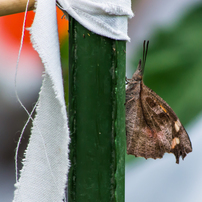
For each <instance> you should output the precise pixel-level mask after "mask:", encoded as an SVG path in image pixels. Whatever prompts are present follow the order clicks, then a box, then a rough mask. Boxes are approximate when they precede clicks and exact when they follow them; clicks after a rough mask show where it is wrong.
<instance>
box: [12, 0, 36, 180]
mask: <svg viewBox="0 0 202 202" xmlns="http://www.w3.org/2000/svg"><path fill="white" fill-rule="evenodd" d="M28 5H29V0H27V4H26V8H25V15H24V20H23V26H22V36H21V40H20V48H19V52H18V58H17V63H16V68H15V80H14V82H15V95H16V98H17V100H18V102H19V103H20V105H21V106H22V108H23V109H24V110H25V112H26V113H27V114H28V115H29V118H28V120H27V122H26V124H25V126H24V127H23V130H22V132H21V134H20V138H19V140H18V143H17V148H16V152H15V179H16V183H17V180H18V160H17V156H18V151H19V146H20V142H21V139H22V136H23V132H24V130H25V128H26V126H27V124H28V122H29V120H30V117H31V115H30V114H29V112H28V110H27V109H26V107H25V106H24V105H23V104H22V102H21V100H20V98H19V96H18V93H17V72H18V65H19V60H20V54H21V51H22V45H23V40H24V34H25V22H26V17H27V10H28ZM34 109H35V107H34Z"/></svg>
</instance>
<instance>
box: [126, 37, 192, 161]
mask: <svg viewBox="0 0 202 202" xmlns="http://www.w3.org/2000/svg"><path fill="white" fill-rule="evenodd" d="M148 45H149V41H147V42H146V41H144V43H143V61H142V60H141V59H140V60H139V64H138V67H137V70H136V71H135V73H134V74H133V76H132V79H127V82H128V83H127V84H128V85H127V88H126V103H125V107H126V138H127V153H128V154H132V155H135V156H136V157H144V158H145V159H147V158H153V159H156V158H162V157H163V155H164V153H166V152H167V153H173V154H174V155H175V157H176V163H177V164H178V163H179V158H180V156H181V157H182V159H184V158H185V156H186V155H187V154H188V153H189V152H191V151H192V145H191V141H190V139H189V136H188V134H187V132H186V130H185V128H184V127H183V125H182V124H181V122H180V120H179V119H178V117H177V116H176V114H175V112H174V111H173V110H172V109H171V107H170V106H169V105H168V104H167V103H166V102H165V101H164V100H163V99H162V98H161V97H160V96H158V95H157V94H156V93H155V92H154V91H153V90H151V89H150V88H148V87H147V86H145V85H144V83H143V73H144V67H145V62H146V57H147V52H148Z"/></svg>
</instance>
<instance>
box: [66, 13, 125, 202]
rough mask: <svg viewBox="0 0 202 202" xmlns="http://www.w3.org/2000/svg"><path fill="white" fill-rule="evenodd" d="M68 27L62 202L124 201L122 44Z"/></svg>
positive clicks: (74, 23) (76, 25) (73, 25)
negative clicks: (64, 195)
mask: <svg viewBox="0 0 202 202" xmlns="http://www.w3.org/2000/svg"><path fill="white" fill-rule="evenodd" d="M69 22H70V23H69V127H70V133H71V144H70V146H69V149H70V154H69V158H70V164H71V167H70V170H69V175H68V202H75V201H76V202H91V201H92V202H98V201H99V202H111V201H118V202H124V198H125V196H124V187H125V177H124V176H125V139H126V137H125V106H124V103H125V45H126V43H125V41H116V40H112V39H109V38H106V37H103V36H99V35H97V34H95V33H93V32H91V31H89V30H87V29H86V28H84V27H83V26H81V25H80V24H79V23H78V22H77V21H76V20H74V19H73V18H71V17H70V20H69Z"/></svg>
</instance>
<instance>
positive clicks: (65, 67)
mask: <svg viewBox="0 0 202 202" xmlns="http://www.w3.org/2000/svg"><path fill="white" fill-rule="evenodd" d="M60 53H61V65H62V74H63V83H64V93H65V102H66V105H68V90H69V87H68V86H69V84H68V80H69V37H67V38H65V39H64V40H63V41H62V43H61V45H60Z"/></svg>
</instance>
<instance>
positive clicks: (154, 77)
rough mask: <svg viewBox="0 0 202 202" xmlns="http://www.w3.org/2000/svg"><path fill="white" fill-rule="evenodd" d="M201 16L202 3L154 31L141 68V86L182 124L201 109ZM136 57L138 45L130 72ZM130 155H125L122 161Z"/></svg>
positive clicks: (129, 157)
mask: <svg viewBox="0 0 202 202" xmlns="http://www.w3.org/2000/svg"><path fill="white" fill-rule="evenodd" d="M201 19H202V6H198V7H197V8H194V9H193V10H192V11H190V12H189V13H188V14H187V15H186V16H185V17H184V18H182V19H181V21H180V22H179V23H178V24H177V25H175V26H174V27H172V28H171V29H166V30H165V29H164V30H163V29H162V30H160V29H159V30H158V31H156V35H155V37H154V39H152V40H150V44H149V50H148V54H147V61H146V66H145V71H144V83H145V85H147V86H148V87H149V88H151V89H152V90H154V91H155V92H156V93H157V94H158V95H159V96H160V97H162V98H163V99H164V100H165V101H166V102H167V103H168V104H169V105H170V106H171V108H172V109H173V110H174V111H175V113H176V114H177V116H178V117H179V119H180V120H181V122H182V124H183V125H186V124H187V123H188V122H190V121H191V120H192V119H193V118H194V117H196V116H197V115H198V114H199V113H200V112H201V111H202V91H201V86H202V21H201ZM140 58H142V46H141V47H139V54H138V57H136V58H135V60H134V71H135V69H136V67H137V64H138V61H139V59H140ZM132 158H133V160H134V157H132V156H130V155H129V156H127V158H126V160H127V161H129V160H130V159H132ZM140 159H141V158H140ZM136 160H137V159H136Z"/></svg>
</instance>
